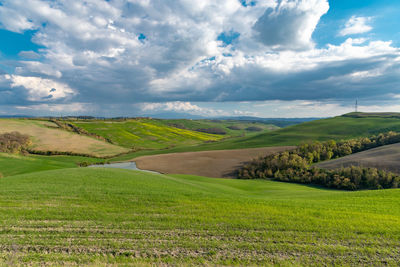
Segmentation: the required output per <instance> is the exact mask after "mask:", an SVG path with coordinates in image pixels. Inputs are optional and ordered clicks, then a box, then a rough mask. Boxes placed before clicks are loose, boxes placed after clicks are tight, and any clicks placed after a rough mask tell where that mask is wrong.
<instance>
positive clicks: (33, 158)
mask: <svg viewBox="0 0 400 267" xmlns="http://www.w3.org/2000/svg"><path fill="white" fill-rule="evenodd" d="M101 161H103V160H101V159H96V158H88V157H76V156H51V157H50V156H40V155H29V156H22V155H16V154H6V153H0V173H1V174H2V175H3V176H11V175H16V174H23V173H30V172H38V171H46V170H55V169H64V168H76V167H77V165H78V164H79V163H81V162H90V163H96V162H101Z"/></svg>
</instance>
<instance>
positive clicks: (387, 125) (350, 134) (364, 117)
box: [204, 113, 400, 149]
mask: <svg viewBox="0 0 400 267" xmlns="http://www.w3.org/2000/svg"><path fill="white" fill-rule="evenodd" d="M390 114H391V115H390V116H388V115H387V113H383V114H382V115H380V113H372V114H371V115H369V113H357V116H352V115H354V113H350V114H345V115H343V116H338V117H334V118H328V119H321V120H314V121H310V122H305V123H301V124H297V125H294V126H289V127H285V128H282V129H278V130H275V131H271V132H266V133H261V134H257V135H254V136H249V137H243V138H237V139H231V140H225V141H223V142H220V143H215V144H207V145H204V147H208V148H209V149H235V148H250V147H263V146H286V145H298V144H300V143H302V142H308V141H326V140H331V139H334V140H345V139H351V138H355V137H363V136H371V135H376V134H379V133H382V132H388V131H400V114H399V115H398V117H395V116H394V115H393V113H390ZM394 114H396V113H394Z"/></svg>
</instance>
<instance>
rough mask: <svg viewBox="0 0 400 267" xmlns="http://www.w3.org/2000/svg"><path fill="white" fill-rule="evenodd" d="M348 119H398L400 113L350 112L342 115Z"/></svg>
mask: <svg viewBox="0 0 400 267" xmlns="http://www.w3.org/2000/svg"><path fill="white" fill-rule="evenodd" d="M342 117H350V118H399V119H400V112H351V113H347V114H344V115H342Z"/></svg>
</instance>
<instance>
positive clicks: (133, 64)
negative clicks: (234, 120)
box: [0, 0, 400, 113]
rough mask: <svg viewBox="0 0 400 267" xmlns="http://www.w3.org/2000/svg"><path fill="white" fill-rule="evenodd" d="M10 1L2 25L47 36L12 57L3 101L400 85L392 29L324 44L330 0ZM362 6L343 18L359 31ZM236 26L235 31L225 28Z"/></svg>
mask: <svg viewBox="0 0 400 267" xmlns="http://www.w3.org/2000/svg"><path fill="white" fill-rule="evenodd" d="M1 3H2V5H0V27H1V28H4V29H6V30H10V31H15V32H20V33H22V32H24V31H27V30H34V31H35V34H34V37H33V39H32V41H33V42H35V43H37V44H38V45H40V46H41V47H43V48H41V49H40V51H39V52H32V51H31V52H21V53H20V56H21V58H22V59H21V60H18V61H15V62H2V64H3V65H7V68H8V69H11V68H12V69H13V72H12V73H10V75H9V78H8V79H5V78H4V75H0V101H3V102H4V101H6V102H7V103H11V102H12V103H17V102H19V103H26V102H38V103H37V104H38V105H41V104H43V103H42V102H51V101H64V102H65V103H64V104H67V103H96V104H98V105H105V104H109V105H110V106H111V105H113V107H115V108H116V109H118V108H120V110H122V107H126V106H127V105H131V104H134V103H164V104H147V105H148V108H150V107H151V105H153V107H154V110H155V108H159V109H162V110H171V111H178V112H179V111H182V112H200V113H201V112H203V110H202V107H200V106H197V107H198V109H196V105H193V104H191V103H193V102H196V101H197V102H198V101H244V100H248V101H254V100H274V99H276V100H298V99H304V100H321V99H343V98H347V99H352V98H354V97H355V96H357V97H359V98H360V97H381V98H384V97H386V96H388V95H390V94H399V93H400V92H399V91H398V88H400V79H399V77H400V75H399V74H400V71H399V69H400V50H399V49H398V48H397V47H395V46H394V45H393V43H391V42H390V41H379V40H374V41H371V40H366V39H361V38H359V39H354V38H348V39H347V40H346V41H344V42H343V43H341V44H336V45H330V44H327V45H323V46H318V47H317V46H314V43H313V39H312V33H313V32H314V30H315V28H316V26H317V24H318V22H319V20H320V18H321V17H322V16H323V15H324V14H325V13H326V12H327V11H328V9H329V4H328V1H327V0H265V1H246V3H247V4H242V3H243V1H242V2H241V1H238V0H220V1H215V0H171V1H161V0H153V1H149V0H129V1H127V0H115V1H102V0H101V1H100V0H86V1H78V0H68V1H67V0H54V1H45V0H3V1H1ZM251 3H252V4H251ZM359 18H360V17H354V19H353V20H354V21H353V22H351V23H350V21H349V22H348V27H347V26H346V27H345V28H344V29H346V28H349V29H350V28H352V27H353V28H358V32H360V28H362V27H359V26H355V25H360V22H359V21H360V19H359ZM368 22H369V21H368V19H366V20H365V21H364V26H367V27H368ZM344 29H343V30H344ZM365 30H366V29H365V27H364V31H365ZM352 32H353V33H354V32H355V30H352V31H350V30H347V32H346V35H347V34H351V33H352ZM230 33H234V34H235V36H236V37H235V40H234V41H233V42H226V41H224V40H223V38H221V36H226V35H229V34H230ZM38 56H40V58H35V57H38ZM25 59H26V60H25ZM1 76H3V79H2V78H1ZM53 88H54V89H56V90H55V91H52V89H53ZM165 103H170V104H165ZM30 104H31V105H32V103H30ZM157 105H158V106H157ZM185 109H186V110H185ZM148 110H150V109H148ZM214 111H215V112H218V111H217V110H214ZM204 112H205V113H206V112H207V111H204Z"/></svg>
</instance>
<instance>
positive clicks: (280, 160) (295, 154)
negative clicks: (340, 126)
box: [237, 132, 400, 190]
mask: <svg viewBox="0 0 400 267" xmlns="http://www.w3.org/2000/svg"><path fill="white" fill-rule="evenodd" d="M399 142H400V134H399V133H396V132H388V133H381V134H379V135H377V136H372V137H369V138H367V137H362V138H357V139H351V140H346V141H340V142H336V141H334V140H331V141H327V142H313V143H304V144H302V145H300V146H299V147H297V148H296V149H294V150H291V151H285V152H280V153H276V154H273V155H269V156H266V157H261V158H258V159H256V160H253V161H252V162H251V163H248V164H246V165H244V166H243V167H242V168H240V169H239V170H238V171H237V176H238V178H241V179H257V178H262V179H267V178H272V179H274V180H278V181H285V182H296V183H309V184H310V183H311V184H319V185H323V186H326V187H330V188H337V189H347V190H359V189H381V188H398V186H399V182H400V176H399V175H397V174H394V173H391V172H386V171H383V170H378V169H376V168H363V167H354V166H352V167H348V168H341V169H336V170H325V169H321V168H318V167H315V166H312V164H313V163H317V162H320V161H324V160H330V159H334V158H339V157H343V156H347V155H350V154H353V153H357V152H361V151H364V150H368V149H371V148H375V147H378V146H383V145H388V144H394V143H399Z"/></svg>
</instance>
